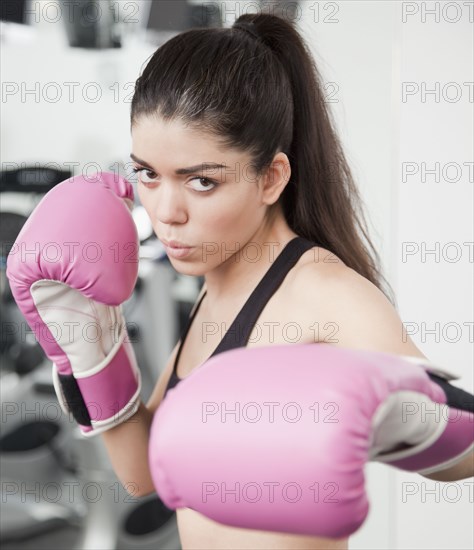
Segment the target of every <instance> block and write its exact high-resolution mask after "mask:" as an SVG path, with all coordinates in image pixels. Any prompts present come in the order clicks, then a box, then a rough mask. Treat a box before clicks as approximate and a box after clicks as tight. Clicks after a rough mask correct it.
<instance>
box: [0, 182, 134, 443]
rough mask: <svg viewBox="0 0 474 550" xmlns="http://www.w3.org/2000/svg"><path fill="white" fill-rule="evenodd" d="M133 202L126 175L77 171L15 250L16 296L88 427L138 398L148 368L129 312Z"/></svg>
mask: <svg viewBox="0 0 474 550" xmlns="http://www.w3.org/2000/svg"><path fill="white" fill-rule="evenodd" d="M132 208H133V188H132V186H131V184H130V183H129V182H128V181H126V180H125V179H123V178H121V177H119V176H117V175H115V174H113V173H104V172H102V173H98V174H95V175H94V176H89V177H87V178H86V177H83V176H75V177H72V178H70V179H68V180H66V181H64V182H62V183H60V184H59V185H57V186H55V187H54V188H53V189H51V191H49V192H48V193H47V194H46V195H45V196H44V197H43V198H42V200H41V201H40V203H39V204H38V205H37V206H36V208H35V209H34V211H33V212H32V214H31V215H30V217H29V218H28V220H27V221H26V223H25V225H24V226H23V228H22V230H21V231H20V233H19V235H18V237H17V239H16V241H15V243H14V245H13V247H12V249H11V251H10V254H9V256H8V258H7V271H6V273H7V277H8V279H9V281H10V287H11V291H12V294H13V297H14V298H15V301H16V303H17V305H18V307H19V309H20V310H21V312H22V313H23V315H24V317H25V319H26V321H27V322H28V324H29V326H30V327H31V329H32V330H33V331H34V333H35V335H36V339H37V340H38V342H39V343H40V344H41V346H42V348H43V350H44V351H45V353H46V355H47V356H48V358H49V359H50V360H51V361H52V362H53V382H54V386H55V389H56V393H57V395H58V399H59V402H60V404H61V407H62V408H63V410H64V411H65V412H66V413H72V415H73V417H74V419H75V420H76V421H77V422H78V424H79V427H80V429H81V432H82V433H83V435H86V436H90V435H94V434H97V433H100V432H103V431H105V430H108V429H110V428H112V427H114V426H116V425H118V424H119V423H121V422H123V421H124V420H126V419H127V418H129V417H130V416H132V415H133V414H134V413H135V412H136V410H137V409H138V405H139V394H140V388H141V377H140V371H139V369H138V367H137V364H136V360H135V355H134V352H133V348H132V345H131V343H130V341H129V339H128V335H127V329H126V325H125V322H124V319H123V316H122V311H121V304H122V303H123V302H124V301H125V300H127V299H128V298H129V297H130V295H131V294H132V292H133V289H134V286H135V283H136V280H137V276H138V235H137V230H136V227H135V223H134V221H133V218H132V215H131V212H130V211H131V209H132Z"/></svg>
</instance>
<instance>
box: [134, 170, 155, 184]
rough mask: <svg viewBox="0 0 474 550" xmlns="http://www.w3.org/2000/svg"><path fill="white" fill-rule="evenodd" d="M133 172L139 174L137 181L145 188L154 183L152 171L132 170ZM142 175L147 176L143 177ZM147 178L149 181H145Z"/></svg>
mask: <svg viewBox="0 0 474 550" xmlns="http://www.w3.org/2000/svg"><path fill="white" fill-rule="evenodd" d="M133 172H135V174H139V176H138V179H139V180H140V182H141V183H142V184H143V185H145V186H147V185H151V184H153V183H155V178H156V174H155V173H154V172H153V171H152V170H148V169H147V168H133ZM142 173H143V174H147V175H146V176H143V175H142ZM150 174H152V176H150ZM147 177H148V178H149V179H146V178H147Z"/></svg>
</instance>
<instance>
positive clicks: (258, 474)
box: [149, 344, 474, 538]
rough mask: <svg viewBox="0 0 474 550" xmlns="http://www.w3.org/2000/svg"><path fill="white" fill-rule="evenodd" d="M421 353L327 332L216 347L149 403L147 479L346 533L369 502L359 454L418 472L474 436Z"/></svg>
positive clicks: (202, 509) (461, 449) (257, 518)
mask: <svg viewBox="0 0 474 550" xmlns="http://www.w3.org/2000/svg"><path fill="white" fill-rule="evenodd" d="M422 361H423V360H421V359H420V360H417V359H416V358H404V357H400V356H396V355H392V354H388V353H381V352H369V351H360V350H351V349H348V348H341V347H336V346H331V345H329V344H302V345H291V346H290V345H284V346H271V347H258V348H250V349H248V348H247V349H246V348H238V349H234V350H231V351H226V352H223V353H221V354H219V355H216V356H214V357H212V358H211V359H209V360H208V361H207V362H205V363H203V364H202V365H201V366H199V367H198V368H197V369H195V370H194V371H193V372H192V373H191V374H190V375H189V376H188V377H186V378H185V379H184V380H183V381H182V382H181V383H180V384H178V386H176V387H175V388H173V389H171V390H170V391H169V393H168V395H167V396H166V398H165V399H164V401H163V402H162V404H161V405H160V407H159V409H158V410H157V412H156V414H155V417H154V419H153V423H152V427H151V434H150V443H149V463H150V471H151V474H152V478H153V482H154V485H155V488H156V491H157V493H158V494H159V496H160V497H161V499H162V500H163V502H164V503H165V504H166V506H168V507H169V508H171V509H176V508H183V507H187V508H191V509H193V510H196V511H197V512H199V513H201V514H204V515H205V516H207V517H209V518H211V519H213V520H215V521H217V522H220V523H223V524H227V525H232V526H235V527H241V528H248V529H257V530H264V531H267V530H268V531H277V532H284V533H294V534H302V535H312V536H320V537H330V538H341V537H347V536H349V535H350V534H352V533H354V532H355V531H356V530H357V529H358V528H359V527H360V526H361V525H362V523H363V522H364V520H365V518H366V516H367V513H368V508H369V503H368V500H367V495H366V490H365V477H364V466H365V464H366V463H367V462H368V461H370V460H374V461H379V460H383V461H384V462H387V463H389V464H392V465H394V466H397V467H399V468H403V469H406V470H410V471H415V472H421V471H423V470H424V469H428V470H430V469H436V467H438V469H443V466H446V465H447V464H449V463H451V462H454V461H456V460H460V459H461V458H462V457H463V456H465V455H466V454H467V452H469V451H471V450H472V448H473V441H474V431H473V428H474V424H473V414H472V413H471V412H468V411H464V410H463V411H461V410H458V411H456V410H455V409H452V408H449V407H448V406H447V405H446V395H445V393H444V391H443V390H442V389H441V387H440V386H439V385H438V384H436V383H434V382H432V381H431V379H430V377H429V375H428V373H427V370H426V368H425V366H423V365H420V364H414V363H420V362H422ZM425 405H426V406H427V408H425V407H424V406H425ZM415 409H417V410H418V414H413V411H414V410H415ZM434 410H435V411H437V413H438V414H437V415H433V414H432V412H433V411H434ZM423 411H424V414H423ZM430 413H431V414H430ZM448 420H449V421H448ZM190 461H191V462H190Z"/></svg>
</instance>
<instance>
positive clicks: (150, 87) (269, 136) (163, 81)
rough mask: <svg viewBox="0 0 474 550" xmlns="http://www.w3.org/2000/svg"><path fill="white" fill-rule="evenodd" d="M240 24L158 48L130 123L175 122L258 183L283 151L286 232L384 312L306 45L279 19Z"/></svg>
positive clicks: (248, 18) (375, 269)
mask: <svg viewBox="0 0 474 550" xmlns="http://www.w3.org/2000/svg"><path fill="white" fill-rule="evenodd" d="M240 23H243V25H246V24H249V25H250V31H252V29H253V31H254V33H256V34H257V36H253V35H252V34H251V32H246V31H245V30H242V29H237V28H234V27H232V28H211V29H209V28H207V29H201V28H195V29H190V30H188V31H186V32H183V33H181V34H178V35H176V36H175V37H173V38H172V39H170V40H168V41H167V42H166V43H165V44H163V45H162V46H161V47H160V48H158V49H157V50H156V51H155V53H154V54H153V55H152V56H151V58H150V60H149V61H148V63H147V65H146V67H145V69H144V70H143V72H142V74H141V76H140V77H139V78H138V79H137V82H136V87H135V93H134V96H133V99H132V105H131V124H132V125H133V124H134V123H135V122H136V121H137V119H138V118H139V116H141V115H151V116H159V117H161V118H163V119H164V120H172V119H175V120H178V119H179V120H180V121H181V122H182V123H184V124H185V125H187V126H188V127H190V128H192V129H196V130H199V131H201V132H207V133H209V134H210V135H212V136H213V137H214V138H216V139H217V140H218V142H219V143H221V144H222V145H223V146H225V147H231V148H235V149H237V150H242V151H244V152H246V153H249V154H250V156H251V158H252V168H253V169H254V170H255V172H256V173H257V175H260V174H261V173H262V171H264V170H265V168H267V167H268V166H269V164H270V163H271V161H272V160H273V158H274V156H275V155H276V153H278V152H279V151H283V152H284V153H285V154H286V155H287V156H288V159H289V161H290V165H291V178H290V180H289V182H288V184H287V186H286V188H285V190H284V192H283V193H282V194H281V196H280V199H279V201H278V202H279V203H281V206H282V209H283V213H284V215H285V218H286V221H287V223H288V225H289V226H290V228H291V229H292V230H293V231H294V232H295V233H296V234H298V235H300V236H302V237H305V238H307V239H309V240H311V241H314V242H315V243H317V244H318V245H320V246H322V247H324V248H326V249H328V250H330V251H331V252H332V253H333V254H335V255H336V256H337V257H339V258H340V259H341V260H342V261H343V262H344V263H345V264H346V265H347V266H348V267H350V268H352V269H354V270H355V271H356V272H358V273H359V274H360V275H362V276H363V277H365V278H366V279H368V280H369V281H371V282H372V283H373V284H374V285H376V286H377V287H378V288H379V289H380V290H381V291H382V292H384V294H385V295H386V296H387V298H388V299H389V300H390V301H391V302H392V304H393V303H394V300H393V297H392V296H391V294H392V289H391V287H390V285H389V284H388V283H387V281H386V280H385V278H384V277H383V275H382V273H381V270H380V268H379V264H380V259H379V256H378V254H377V251H376V249H375V248H374V246H373V244H372V242H371V240H370V238H369V235H368V231H367V224H366V221H365V218H364V213H363V209H362V200H361V197H360V196H359V193H358V190H357V187H356V185H355V183H354V180H353V177H352V174H351V171H350V168H349V165H348V162H347V160H346V158H345V155H344V152H343V149H342V146H341V143H340V141H339V138H338V136H337V134H336V131H335V125H334V122H333V119H332V114H331V112H330V111H329V108H328V105H327V104H326V103H325V99H324V90H323V86H322V78H321V76H320V74H319V71H318V69H317V67H316V65H315V61H314V59H313V57H312V55H311V52H310V50H309V48H308V46H307V45H306V43H305V41H304V40H303V38H302V37H301V35H300V34H299V33H298V31H297V30H296V28H295V27H294V25H293V24H292V23H290V22H289V21H288V20H286V19H284V18H283V17H280V16H276V15H270V14H264V13H258V14H245V15H242V16H240V17H239V18H238V19H237V21H236V22H235V23H234V26H235V25H236V24H240ZM269 210H271V207H270V209H269ZM384 285H386V287H387V288H388V289H389V291H388V293H387V291H386V289H385V288H384Z"/></svg>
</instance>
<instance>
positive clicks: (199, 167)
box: [130, 153, 227, 176]
mask: <svg viewBox="0 0 474 550" xmlns="http://www.w3.org/2000/svg"><path fill="white" fill-rule="evenodd" d="M130 158H131V159H132V160H134V161H135V162H138V164H141V165H142V166H144V167H145V168H148V169H150V170H153V172H156V171H155V169H154V168H153V166H150V165H149V164H148V163H147V162H145V161H144V160H141V159H139V158H138V157H137V156H136V155H134V154H133V153H130ZM216 168H227V165H226V164H217V163H215V162H201V164H196V165H195V166H189V167H188V168H178V169H177V170H175V174H176V175H178V176H185V175H187V174H195V173H196V172H201V171H203V170H215V169H216Z"/></svg>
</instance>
